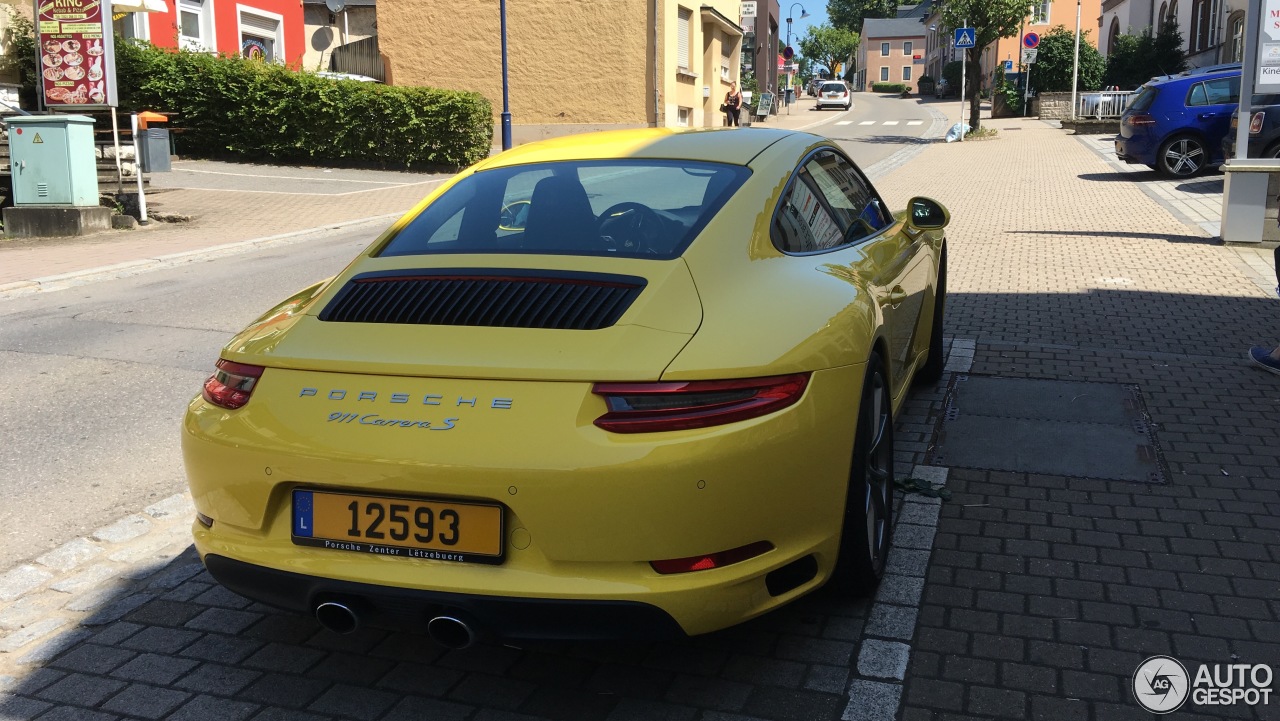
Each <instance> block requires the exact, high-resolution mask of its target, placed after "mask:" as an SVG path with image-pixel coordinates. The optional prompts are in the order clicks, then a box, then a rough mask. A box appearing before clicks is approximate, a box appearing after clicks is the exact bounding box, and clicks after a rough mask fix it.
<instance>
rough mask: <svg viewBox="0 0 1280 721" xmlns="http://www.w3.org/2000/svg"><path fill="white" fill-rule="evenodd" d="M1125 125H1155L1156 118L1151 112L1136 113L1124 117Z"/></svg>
mask: <svg viewBox="0 0 1280 721" xmlns="http://www.w3.org/2000/svg"><path fill="white" fill-rule="evenodd" d="M1124 122H1125V125H1129V126H1131V127H1135V128H1137V127H1142V126H1144V125H1155V124H1156V119H1155V118H1154V117H1152V116H1151V114H1150V113H1134V114H1133V115H1130V116H1129V117H1127V118H1125V119H1124Z"/></svg>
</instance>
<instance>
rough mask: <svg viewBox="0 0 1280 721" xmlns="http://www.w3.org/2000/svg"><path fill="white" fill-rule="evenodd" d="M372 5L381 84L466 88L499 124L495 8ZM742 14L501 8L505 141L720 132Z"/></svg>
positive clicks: (723, 4)
mask: <svg viewBox="0 0 1280 721" xmlns="http://www.w3.org/2000/svg"><path fill="white" fill-rule="evenodd" d="M760 5H761V7H763V6H764V3H763V2H762V3H760ZM377 8H378V43H379V46H380V49H381V53H382V56H383V60H384V62H385V67H386V79H387V82H389V83H392V84H395V85H423V86H430V87H437V88H448V89H454V90H473V91H476V92H479V93H481V94H483V95H484V96H485V97H487V98H488V99H489V101H490V102H491V103H492V104H493V108H494V115H495V118H497V117H498V114H499V113H500V112H501V111H502V62H501V54H500V42H499V38H500V28H499V15H498V4H497V3H446V2H442V1H441V0H396V1H395V2H382V3H380V4H378V6H377ZM739 10H740V4H739V2H738V1H737V0H703V1H702V2H699V3H694V2H690V1H689V0H609V2H599V1H598V0H526V1H525V2H519V3H508V5H507V47H508V50H507V52H508V79H509V80H508V94H509V98H510V107H511V113H512V136H513V138H514V139H515V140H516V141H517V142H527V141H529V140H536V139H539V138H544V137H552V136H556V135H564V134H569V133H576V132H583V131H589V130H597V129H610V128H640V127H705V126H716V125H720V124H721V123H722V114H721V113H720V112H719V106H720V104H721V102H723V99H724V95H725V93H726V92H727V91H728V89H729V85H730V83H733V82H736V81H737V80H738V77H739V68H740V66H741V52H742V40H743V32H742V28H741V26H739V25H738V18H739ZM428 28H429V29H430V30H429V31H424V29H428Z"/></svg>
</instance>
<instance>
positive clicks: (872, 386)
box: [833, 353, 894, 596]
mask: <svg viewBox="0 0 1280 721" xmlns="http://www.w3.org/2000/svg"><path fill="white" fill-rule="evenodd" d="M893 477H894V476H893V405H892V402H891V400H890V397H889V377H888V376H887V375H886V374H885V371H884V364H883V363H882V362H881V361H880V356H879V355H877V354H875V353H872V354H871V358H870V359H869V360H868V361H867V372H866V378H865V379H864V381H863V384H862V402H861V403H860V404H859V405H858V426H857V430H856V431H855V433H854V442H853V465H852V467H851V468H850V469H849V490H848V494H847V496H846V497H845V509H844V524H843V527H842V529H841V533H840V556H839V559H838V560H837V561H836V569H835V573H834V579H833V580H834V583H835V584H836V586H837V587H838V588H839V589H840V590H842V591H844V592H846V593H849V594H852V595H858V596H863V595H867V594H869V593H871V592H872V591H874V590H875V588H876V586H878V585H879V584H880V579H881V578H882V577H883V576H884V568H885V563H886V562H887V560H888V558H889V544H890V540H891V539H892V537H893Z"/></svg>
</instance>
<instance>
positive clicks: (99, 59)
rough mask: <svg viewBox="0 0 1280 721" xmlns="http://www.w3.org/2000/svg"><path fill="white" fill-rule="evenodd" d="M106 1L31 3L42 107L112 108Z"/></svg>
mask: <svg viewBox="0 0 1280 721" xmlns="http://www.w3.org/2000/svg"><path fill="white" fill-rule="evenodd" d="M114 40H115V34H114V33H113V32H112V26H111V5H110V0H36V57H37V58H38V62H39V66H40V92H41V95H42V96H43V97H44V104H45V107H46V108H48V109H50V110H56V109H59V108H107V107H115V105H116V66H115V57H116V56H115V45H114Z"/></svg>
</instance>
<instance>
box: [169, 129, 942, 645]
mask: <svg viewBox="0 0 1280 721" xmlns="http://www.w3.org/2000/svg"><path fill="white" fill-rule="evenodd" d="M947 220H948V218H947V215H946V211H945V210H944V209H943V208H942V207H941V206H940V205H939V204H938V203H936V202H934V201H932V200H929V199H927V198H915V199H913V200H912V201H910V203H909V207H908V210H906V211H901V212H896V213H895V212H892V211H891V210H890V209H889V207H888V206H887V204H886V203H885V202H884V201H883V199H881V198H880V196H879V195H877V194H876V192H875V190H874V189H873V188H872V187H871V185H870V183H868V181H867V179H866V177H865V176H864V175H863V174H862V173H861V172H860V171H859V170H858V169H857V168H856V167H855V166H854V165H853V163H851V162H850V161H849V159H848V158H847V157H845V155H844V154H843V153H842V152H841V151H840V150H839V149H837V148H836V147H835V146H833V145H832V144H830V143H829V142H828V141H826V140H824V139H822V138H820V137H817V136H813V135H808V134H803V133H792V132H786V131H781V130H772V129H754V128H753V129H745V130H732V131H729V130H726V131H699V132H672V131H667V130H642V131H625V132H615V133H603V134H596V135H581V136H577V137H573V138H567V139H561V140H554V141H547V142H542V143H534V144H530V145H526V146H523V147H521V148H518V149H516V150H513V151H510V152H506V153H503V154H501V155H499V156H497V157H495V158H492V159H490V160H486V161H484V162H482V163H480V164H478V165H476V166H475V167H473V168H470V169H469V170H467V171H465V172H463V173H461V174H460V175H458V176H457V177H456V178H454V179H452V180H451V181H450V182H449V183H447V184H446V185H444V186H442V187H441V188H439V189H438V190H437V191H436V192H434V193H433V194H432V195H431V196H430V197H428V198H427V199H426V200H424V201H423V202H422V203H421V204H420V205H419V206H418V207H417V208H416V209H414V210H413V211H412V212H410V213H409V214H408V215H407V216H405V217H404V218H403V219H402V220H400V221H399V222H397V223H396V224H395V225H393V226H392V227H391V228H390V229H389V230H388V231H387V232H386V233H384V234H383V235H382V236H381V237H380V238H378V239H377V240H376V241H375V242H374V243H373V244H372V245H371V246H370V247H369V249H368V250H367V251H366V252H364V253H363V254H362V255H360V256H359V257H358V258H357V259H356V260H355V261H354V262H353V263H351V264H350V265H349V266H348V267H347V268H346V269H345V270H344V271H342V273H340V274H339V275H337V276H336V277H334V278H331V279H329V280H326V281H323V282H321V283H318V284H317V285H315V286H313V287H311V288H307V289H306V290H303V291H302V292H300V293H298V294H297V295H294V296H293V297H292V298H289V299H287V300H286V301H284V302H283V303H281V304H280V305H278V306H276V307H275V308H273V309H271V310H270V311H268V312H267V313H266V314H265V315H263V316H262V317H261V318H259V319H258V320H257V321H255V322H254V323H253V324H252V325H250V326H249V327H248V328H247V329H245V330H244V331H243V332H241V333H240V334H239V335H238V336H236V337H235V338H234V339H233V340H232V341H231V342H230V343H229V344H227V346H226V348H224V350H223V352H222V356H221V359H220V360H219V361H218V363H217V369H216V371H215V372H214V374H213V376H212V377H210V378H209V380H208V381H207V382H206V383H205V386H204V389H203V392H202V393H201V395H200V396H199V397H197V398H195V399H194V400H193V401H192V402H191V405H190V407H189V409H188V412H187V416H186V420H185V425H184V433H183V450H184V454H185V460H186V468H187V473H188V476H189V479H190V484H191V491H192V494H193V497H194V500H195V505H196V509H197V511H198V517H197V520H196V522H195V524H194V525H193V528H194V533H195V540H196V547H197V549H198V550H199V552H200V555H201V557H202V558H203V559H204V563H205V565H206V566H207V567H208V569H209V571H210V572H211V573H212V574H213V576H214V577H215V578H217V579H218V581H219V582H221V583H223V584H224V585H226V586H227V587H229V588H231V589H233V590H235V591H237V592H238V593H241V594H243V595H245V596H248V597H251V598H255V599H259V600H261V601H263V602H266V603H270V604H274V605H277V606H281V607H284V608H289V609H295V610H297V611H300V612H305V613H313V614H315V615H316V617H317V618H319V619H320V621H321V622H322V623H323V624H324V625H326V626H328V627H330V628H332V629H335V630H338V631H347V630H351V629H354V628H356V627H357V626H359V625H360V624H370V625H375V626H383V627H391V628H402V629H408V630H415V631H426V632H427V633H429V634H430V635H431V636H432V637H434V638H436V639H437V640H439V641H440V642H442V643H444V644H447V645H450V646H464V645H466V644H469V643H471V642H472V641H473V640H475V639H477V638H482V637H493V638H570V639H572V638H578V639H585V638H623V637H631V638H644V639H653V638H658V637H663V636H678V635H682V634H699V633H705V632H708V631H713V630H715V629H719V628H723V627H725V626H729V625H732V624H736V623H739V622H741V621H744V620H746V619H749V618H752V617H754V616H757V615H759V614H762V613H764V612H766V611H768V610H770V609H772V608H775V607H777V606H780V605H782V604H785V603H787V602H789V601H792V600H794V599H796V598H798V597H799V596H802V595H804V594H806V593H808V592H810V591H813V590H814V589H816V588H818V587H820V586H822V585H823V584H825V583H827V582H828V581H834V582H835V583H838V584H839V585H840V586H841V587H842V588H844V589H847V590H848V591H850V592H866V591H868V590H870V589H871V588H873V587H874V586H875V585H876V583H877V582H878V581H879V578H880V576H881V574H882V573H883V570H884V563H885V558H886V555H887V553H888V542H889V538H890V529H891V524H892V479H893V416H894V411H895V410H896V409H898V408H899V407H900V406H901V404H902V401H903V399H904V398H905V396H906V393H907V388H908V385H909V384H910V382H911V380H912V378H913V377H917V376H919V377H926V378H937V377H938V376H939V375H940V374H941V371H942V355H941V353H942V347H941V346H942V318H943V300H944V291H943V285H944V282H945V268H946V265H945V264H946V251H945V246H944V236H943V232H942V228H943V227H944V226H945V225H946V223H947Z"/></svg>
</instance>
